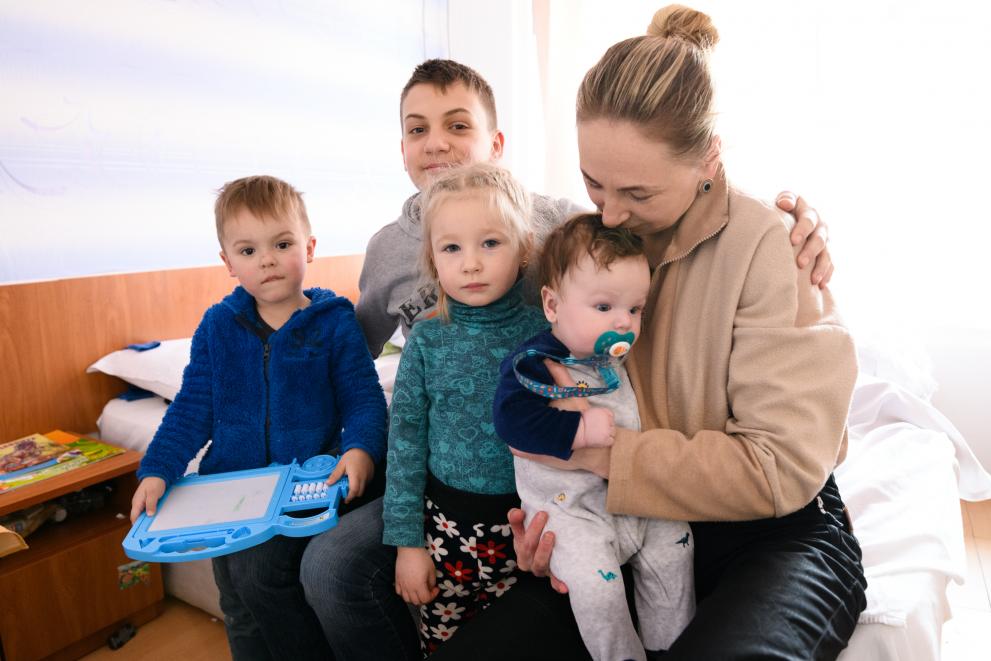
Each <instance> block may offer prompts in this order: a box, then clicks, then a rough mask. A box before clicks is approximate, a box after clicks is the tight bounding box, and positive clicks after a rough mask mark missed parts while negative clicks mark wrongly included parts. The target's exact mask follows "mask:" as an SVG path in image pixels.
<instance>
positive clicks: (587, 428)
mask: <svg viewBox="0 0 991 661" xmlns="http://www.w3.org/2000/svg"><path fill="white" fill-rule="evenodd" d="M615 437H616V424H615V422H614V421H613V414H612V411H610V410H609V409H606V408H602V407H601V406H592V407H590V408H587V409H585V410H584V411H582V420H581V423H579V425H578V433H577V434H575V442H574V444H572V446H571V448H572V449H573V450H577V449H578V448H608V447H611V446H612V444H613V441H614V440H615Z"/></svg>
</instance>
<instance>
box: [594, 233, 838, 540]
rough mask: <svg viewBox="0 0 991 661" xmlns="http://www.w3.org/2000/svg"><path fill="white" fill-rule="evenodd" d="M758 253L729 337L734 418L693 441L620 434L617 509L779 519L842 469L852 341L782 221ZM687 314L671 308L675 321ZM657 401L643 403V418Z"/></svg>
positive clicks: (672, 433) (612, 487)
mask: <svg viewBox="0 0 991 661" xmlns="http://www.w3.org/2000/svg"><path fill="white" fill-rule="evenodd" d="M739 227H744V226H743V225H740V226H739ZM739 231H742V230H739ZM738 236H742V234H741V235H738ZM751 250H752V251H753V252H752V255H751V256H750V257H749V259H748V260H747V261H746V263H745V268H746V272H745V279H744V281H743V283H742V289H741V291H740V294H739V297H738V300H736V302H735V311H734V315H735V316H734V318H733V327H732V337H731V338H727V340H728V341H729V342H728V347H729V352H730V353H729V360H728V366H727V369H728V377H727V383H726V386H725V388H726V390H725V392H726V404H727V405H728V412H729V417H728V418H727V419H726V421H725V423H723V424H721V426H720V427H715V428H709V429H703V430H701V431H697V432H695V433H691V434H687V435H686V434H683V433H681V432H680V431H677V430H673V429H651V430H648V431H645V432H642V433H638V432H632V431H629V430H619V431H618V432H617V440H616V443H615V445H614V446H613V448H612V452H611V454H610V456H609V493H608V502H607V505H608V508H609V510H610V511H611V512H617V513H622V514H632V515H637V516H648V517H663V518H670V519H676V520H683V521H699V520H710V521H720V520H722V521H725V520H748V519H755V518H765V517H774V516H783V515H785V514H788V513H790V512H793V511H795V510H797V509H799V508H801V507H803V506H804V505H806V504H807V503H808V502H809V501H810V500H811V499H812V498H813V497H814V496H815V494H816V493H817V492H818V490H819V489H820V488H821V486H822V484H823V483H824V482H825V480H826V478H827V476H828V475H829V473H830V472H831V471H832V469H833V468H834V466H835V465H836V463H837V460H838V457H839V453H840V451H841V448H842V447H843V443H844V441H845V430H846V427H845V425H846V414H847V410H848V408H849V404H850V398H851V395H852V392H853V385H854V382H855V379H856V359H855V353H854V347H853V342H852V340H851V338H850V336H849V333H848V332H847V331H846V329H845V328H844V327H843V325H842V323H841V322H840V320H839V318H838V317H837V316H836V313H835V311H834V309H833V304H832V300H831V296H830V295H829V292H828V290H820V289H819V288H817V287H814V286H812V285H811V283H810V280H809V271H810V270H811V268H812V267H811V265H808V266H807V267H806V268H805V269H803V270H800V271H796V270H795V267H794V262H793V260H794V258H795V256H794V249H793V248H792V246H791V245H790V242H789V241H788V236H787V231H786V229H785V227H784V225H779V224H773V225H772V226H769V227H768V229H766V230H765V231H764V233H763V234H762V235H761V236H760V237H758V241H757V243H756V244H755V247H753V248H751ZM686 273H689V272H686ZM686 273H683V274H681V277H682V278H685V277H689V276H688V275H687V274H686ZM683 312H684V308H682V307H680V306H679V303H675V308H674V312H673V313H674V314H680V313H683ZM639 358H640V360H641V361H643V360H645V359H646V360H650V358H649V357H647V356H640V357H639ZM640 367H643V365H642V363H641V364H640ZM656 369H660V366H657V367H655V370H656ZM642 371H643V372H651V373H650V375H649V376H646V377H645V378H647V379H658V380H660V381H661V382H663V381H664V380H665V379H666V377H667V375H658V374H656V373H655V372H654V371H651V370H650V369H649V368H648V369H644V370H642ZM716 385H718V384H716ZM682 395H684V394H683V393H682V394H681V395H679V394H678V393H670V394H669V395H668V398H667V401H668V402H669V403H670V402H671V401H672V399H671V398H672V397H674V398H675V401H676V400H677V397H679V396H682ZM687 404H688V405H699V406H701V405H704V403H703V402H688V403H687ZM651 405H652V404H651V403H650V402H647V403H644V402H642V403H641V412H643V411H644V410H645V408H644V407H645V406H651ZM653 405H657V404H656V403H655V404H653ZM665 405H666V404H665ZM645 493H648V494H656V496H655V497H651V498H645V497H644V494H645Z"/></svg>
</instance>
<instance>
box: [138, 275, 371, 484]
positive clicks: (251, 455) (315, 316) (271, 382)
mask: <svg viewBox="0 0 991 661" xmlns="http://www.w3.org/2000/svg"><path fill="white" fill-rule="evenodd" d="M304 294H305V295H306V296H307V297H308V298H309V299H310V305H308V306H307V307H305V308H303V309H301V310H297V311H296V312H294V313H293V315H292V316H291V317H290V318H289V320H288V321H287V322H286V323H285V324H284V325H283V326H282V327H281V328H279V329H278V330H277V331H272V329H271V328H270V327H269V326H268V325H267V324H265V322H264V321H262V319H261V318H260V317H259V316H258V312H257V309H256V307H255V300H254V298H253V297H252V296H251V295H250V294H248V292H247V291H245V290H244V289H243V288H242V287H237V288H236V289H235V290H234V291H233V292H232V293H231V294H230V295H228V296H227V297H225V298H224V299H223V300H222V301H221V302H220V303H217V304H216V305H214V306H212V307H211V308H210V309H209V310H207V311H206V314H204V315H203V320H202V321H201V322H200V325H199V328H197V329H196V333H195V334H194V335H193V343H192V348H191V350H190V357H189V365H188V366H187V367H186V370H185V371H184V372H183V377H182V388H181V389H180V390H179V393H178V395H176V398H175V401H174V402H172V404H171V405H170V406H169V408H168V411H166V413H165V418H164V419H163V420H162V424H161V426H160V427H159V428H158V432H157V433H156V434H155V438H154V439H153V440H152V442H151V445H149V446H148V451H147V453H146V454H145V457H144V459H142V461H141V467H140V468H139V470H138V477H139V478H145V477H149V476H157V477H161V478H162V479H164V480H165V481H166V483H169V484H171V483H172V482H174V481H175V480H177V479H178V478H180V477H182V474H183V472H184V471H185V469H186V464H187V463H188V462H189V460H190V459H192V458H193V457H194V456H195V455H196V453H197V452H198V451H199V449H200V448H201V447H203V445H204V444H205V443H206V442H207V441H208V440H209V439H213V443H212V444H211V445H210V448H209V450H208V451H207V453H206V455H205V456H204V457H203V460H202V461H201V462H200V473H201V474H204V475H205V474H209V473H220V472H225V471H232V470H242V469H246V468H262V467H264V466H268V465H269V464H271V463H273V462H274V463H279V464H287V463H290V462H291V461H292V460H293V459H297V460H299V461H300V462H303V461H304V460H306V459H308V458H309V457H312V456H313V455H316V454H322V453H323V454H328V453H336V452H345V451H347V450H350V449H352V448H361V449H362V450H365V451H366V452H368V454H369V455H371V457H372V459H374V460H375V462H376V463H377V462H378V461H379V460H381V459H382V457H383V456H384V454H385V439H386V408H385V396H384V395H383V393H382V387H381V386H380V385H379V381H378V375H377V374H376V372H375V366H374V364H373V363H372V359H371V356H370V355H369V353H368V348H367V347H366V345H365V340H364V337H363V335H362V333H361V329H360V327H359V326H358V322H357V321H356V319H355V316H354V308H353V307H352V305H351V303H350V302H349V301H348V300H347V299H346V298H343V297H341V296H337V295H335V294H334V292H332V291H329V290H326V289H308V290H306V291H305V292H304Z"/></svg>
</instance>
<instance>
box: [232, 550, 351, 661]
mask: <svg viewBox="0 0 991 661" xmlns="http://www.w3.org/2000/svg"><path fill="white" fill-rule="evenodd" d="M309 541H310V540H309V538H306V537H302V538H295V537H282V536H281V535H276V536H275V537H273V538H272V539H270V540H268V541H267V542H265V543H263V544H259V545H258V546H253V547H251V548H248V549H245V550H243V551H238V552H236V553H232V554H230V555H225V556H221V557H219V558H214V559H213V575H214V580H216V582H217V587H218V588H219V589H220V608H221V610H223V612H224V624H225V625H226V626H227V640H228V643H229V644H230V647H231V655H232V656H233V657H234V659H235V661H256V660H257V661H263V660H270V659H272V660H274V659H314V660H317V659H320V660H321V661H325V660H326V659H330V658H333V656H332V655H331V652H330V647H328V645H327V641H326V640H325V639H324V636H323V631H322V630H321V629H320V623H319V622H318V621H317V617H316V615H315V614H314V613H313V610H312V609H311V608H310V607H309V605H307V603H306V598H305V596H304V594H303V588H302V586H301V585H300V583H299V563H300V558H301V557H302V555H303V551H304V549H305V548H306V545H307V543H308V542H309Z"/></svg>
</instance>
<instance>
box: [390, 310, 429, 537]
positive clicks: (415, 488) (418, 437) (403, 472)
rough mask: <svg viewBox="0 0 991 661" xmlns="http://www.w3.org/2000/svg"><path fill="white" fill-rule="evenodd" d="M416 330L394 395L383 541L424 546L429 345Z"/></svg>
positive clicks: (391, 412) (407, 344) (407, 349)
mask: <svg viewBox="0 0 991 661" xmlns="http://www.w3.org/2000/svg"><path fill="white" fill-rule="evenodd" d="M416 331H417V327H416V326H414V327H413V332H412V333H410V337H409V339H408V340H407V342H406V347H405V348H404V349H403V354H402V357H401V358H400V361H399V370H398V372H397V373H396V385H395V389H394V390H393V395H392V409H391V411H390V424H389V451H388V462H387V468H386V485H385V499H384V503H383V510H384V511H383V515H382V519H383V522H384V524H385V531H384V533H383V535H382V541H383V543H385V544H387V545H389V546H413V547H420V546H423V540H424V536H423V494H424V490H425V489H426V485H427V456H428V453H429V446H428V425H429V417H430V401H429V398H428V396H427V384H426V372H425V369H424V367H425V365H424V358H423V351H424V347H423V346H422V340H421V339H420V335H419V334H418V333H417V332H416Z"/></svg>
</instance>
